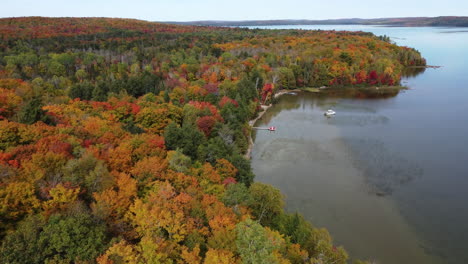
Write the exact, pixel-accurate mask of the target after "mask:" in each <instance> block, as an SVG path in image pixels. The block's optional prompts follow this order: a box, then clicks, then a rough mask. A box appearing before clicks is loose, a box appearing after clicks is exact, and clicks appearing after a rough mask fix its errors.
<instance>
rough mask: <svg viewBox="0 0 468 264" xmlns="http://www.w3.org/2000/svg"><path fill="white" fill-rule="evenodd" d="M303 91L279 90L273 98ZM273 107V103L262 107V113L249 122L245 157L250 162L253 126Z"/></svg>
mask: <svg viewBox="0 0 468 264" xmlns="http://www.w3.org/2000/svg"><path fill="white" fill-rule="evenodd" d="M301 91H302V90H300V89H294V90H279V91H278V92H276V93H275V94H274V95H273V98H278V97H280V96H282V95H284V94H287V93H297V92H301ZM272 106H273V103H271V104H269V105H260V107H261V108H262V111H261V112H259V113H258V115H257V117H255V118H254V119H252V120H250V121H249V126H250V133H249V147H248V148H247V151H246V152H245V155H244V157H245V158H246V159H248V160H250V159H251V158H252V157H251V154H252V149H253V145H254V142H253V138H252V132H253V131H252V128H253V126H254V125H255V123H256V122H257V120H259V119H260V118H262V117H263V115H264V114H265V113H266V112H267V111H268V109H270V107H272Z"/></svg>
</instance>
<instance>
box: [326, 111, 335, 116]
mask: <svg viewBox="0 0 468 264" xmlns="http://www.w3.org/2000/svg"><path fill="white" fill-rule="evenodd" d="M335 114H336V112H335V111H333V110H331V109H328V110H327V111H326V112H325V113H324V115H325V116H332V115H335Z"/></svg>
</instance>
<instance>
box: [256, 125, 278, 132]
mask: <svg viewBox="0 0 468 264" xmlns="http://www.w3.org/2000/svg"><path fill="white" fill-rule="evenodd" d="M252 128H253V129H257V130H268V131H276V127H274V126H271V127H252Z"/></svg>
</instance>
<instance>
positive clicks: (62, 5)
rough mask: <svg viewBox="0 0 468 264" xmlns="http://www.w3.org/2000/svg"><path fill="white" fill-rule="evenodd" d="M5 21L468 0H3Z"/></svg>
mask: <svg viewBox="0 0 468 264" xmlns="http://www.w3.org/2000/svg"><path fill="white" fill-rule="evenodd" d="M0 7H1V8H0V17H18V16H51V17H64V16H66V17H68V16H73V17H122V18H137V19H143V20H149V21H193V20H265V19H334V18H380V17H416V16H468V1H466V0H415V1H413V0H362V1H352V0H320V1H319V0H258V1H256V0H230V1H225V0H152V1H151V0H125V1H123V0H114V1H111V0H73V1H69V0H0Z"/></svg>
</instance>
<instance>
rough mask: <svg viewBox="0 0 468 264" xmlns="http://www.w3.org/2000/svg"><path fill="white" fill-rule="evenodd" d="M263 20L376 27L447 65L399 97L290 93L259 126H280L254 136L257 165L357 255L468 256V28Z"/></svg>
mask: <svg viewBox="0 0 468 264" xmlns="http://www.w3.org/2000/svg"><path fill="white" fill-rule="evenodd" d="M262 28H302V29H324V30H329V29H336V30H354V31H356V30H362V31H369V32H373V33H375V34H376V35H387V36H390V37H391V39H392V40H393V41H395V42H396V43H397V44H399V45H404V46H410V47H414V48H416V49H418V50H419V51H421V53H422V54H423V56H424V57H425V58H426V59H427V63H428V64H429V65H440V66H443V67H442V68H440V69H426V70H425V71H424V72H423V73H421V74H419V75H417V76H413V77H406V78H405V79H404V80H403V84H404V85H407V86H408V87H409V88H410V90H407V91H404V92H402V93H400V94H399V95H397V96H396V97H393V98H390V99H377V100H376V99H346V98H319V97H317V96H314V95H313V94H308V93H300V94H298V95H296V96H294V95H285V96H283V97H281V98H280V100H279V103H278V104H276V105H274V106H273V107H272V108H270V110H269V111H268V112H267V113H266V114H265V116H264V117H263V118H262V119H260V120H259V121H258V122H257V124H256V126H276V127H277V131H276V132H268V131H258V132H256V133H255V146H254V149H253V152H252V166H253V170H254V172H255V174H256V181H260V182H265V183H269V184H272V185H274V186H275V187H277V188H279V189H281V191H282V192H283V193H284V194H285V196H286V204H287V210H288V211H290V212H294V211H297V212H300V213H302V214H303V215H304V216H305V217H306V218H307V219H309V220H310V221H311V222H312V223H313V224H314V225H315V226H317V227H325V228H327V229H328V230H329V231H330V233H331V234H332V236H333V237H334V239H335V242H336V243H337V244H339V245H343V246H344V247H345V248H346V249H347V250H348V252H349V253H350V255H351V256H352V257H353V258H362V259H368V260H375V261H376V262H377V263H383V264H394V263H450V264H451V263H468V68H467V66H468V32H467V31H468V29H464V28H399V27H373V26H355V25H348V26H272V27H262ZM463 31H465V32H463ZM329 108H332V109H333V110H335V111H336V112H337V115H336V116H335V117H332V118H325V117H324V116H323V112H324V111H326V110H327V109H329Z"/></svg>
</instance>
